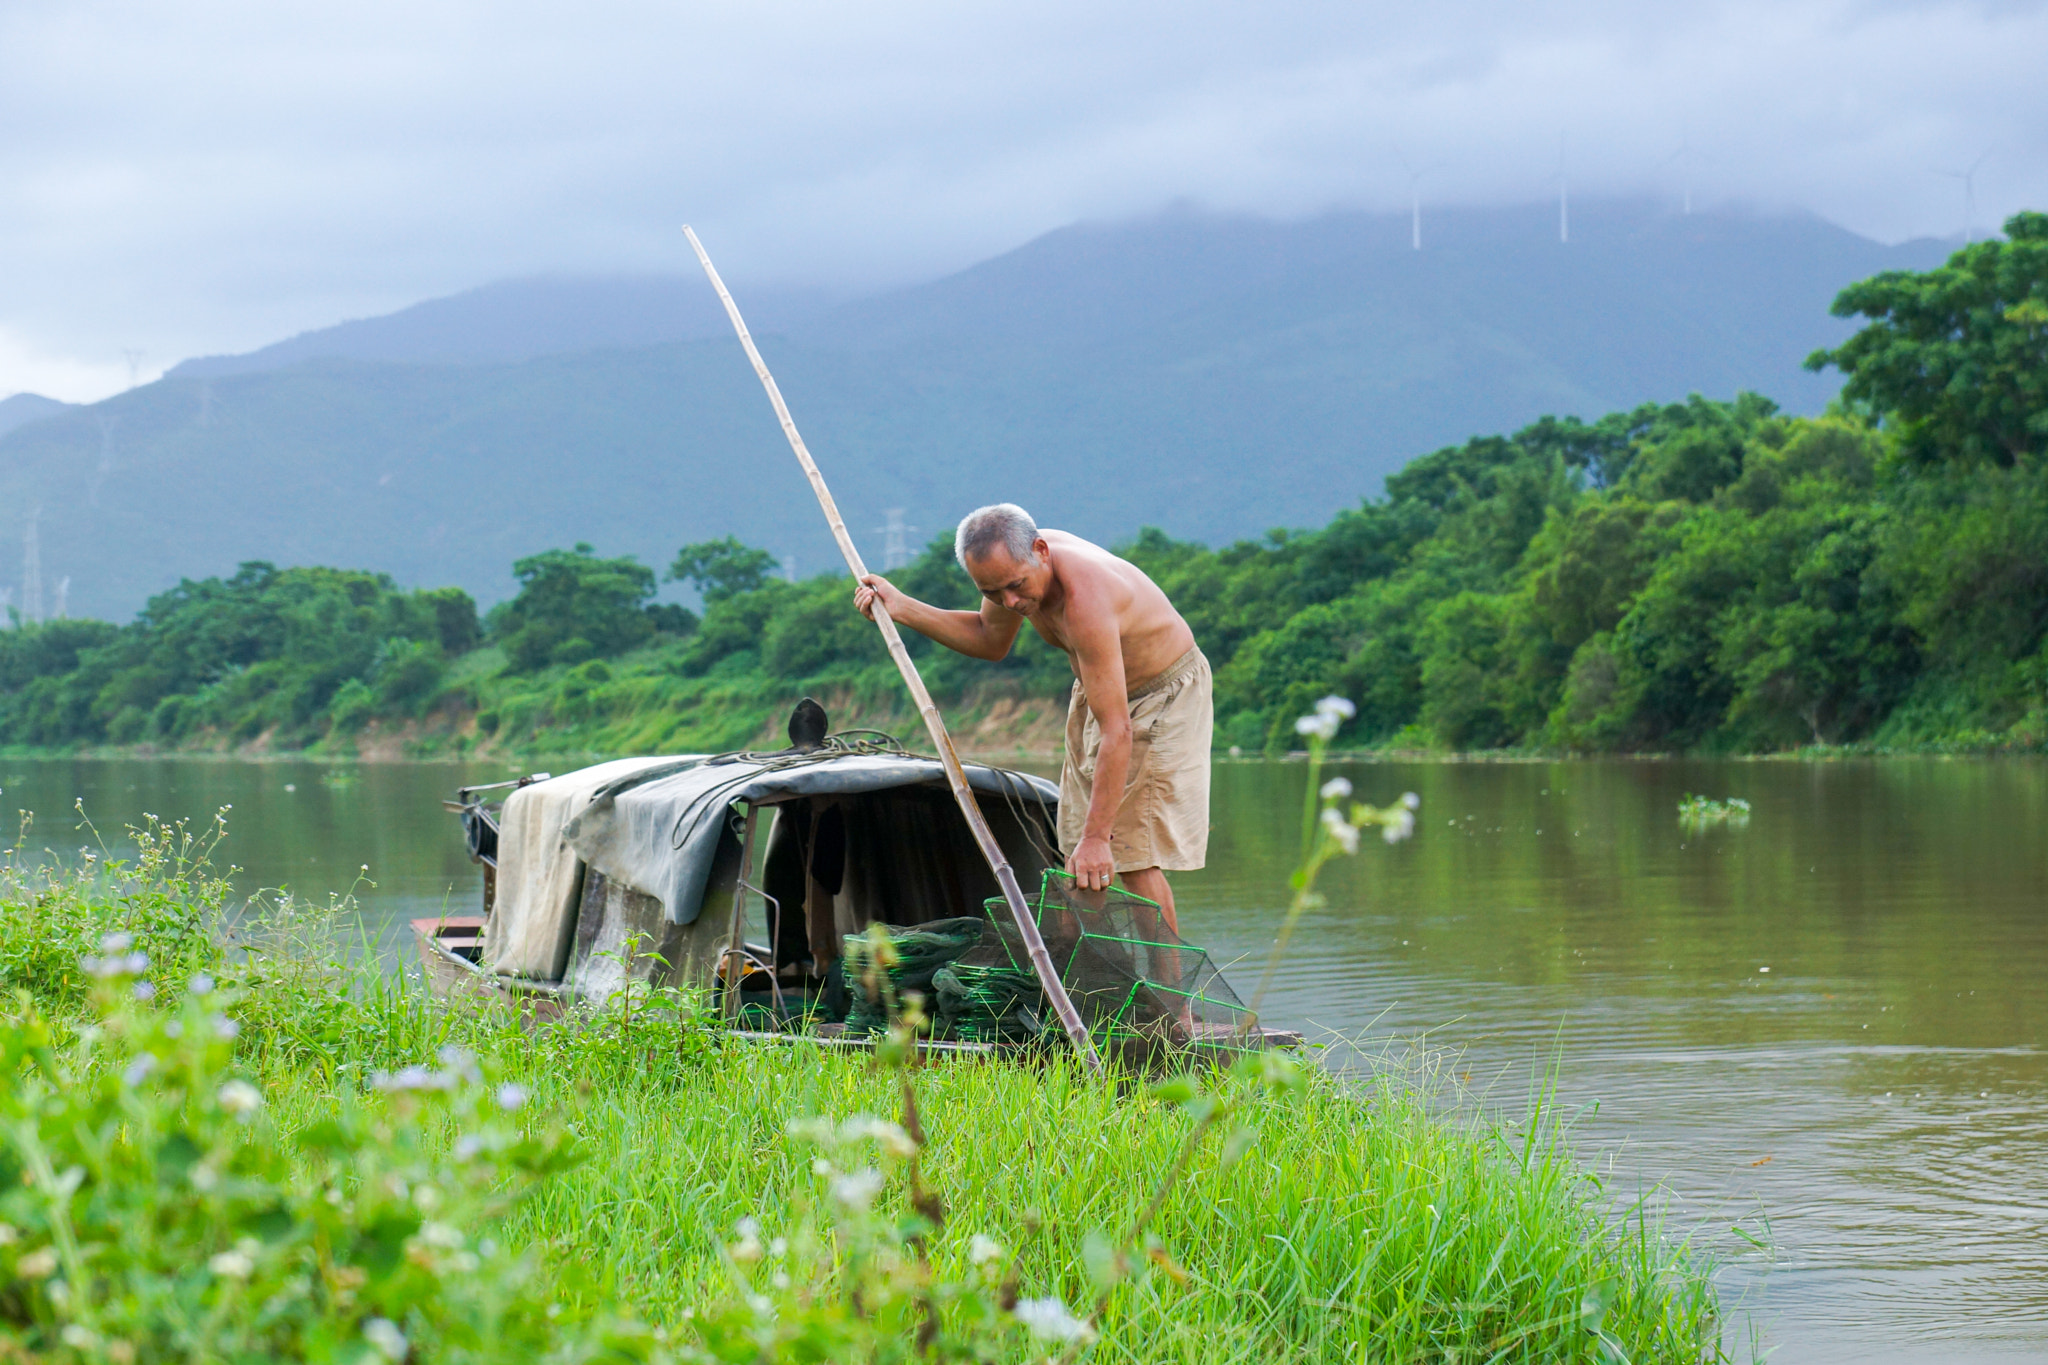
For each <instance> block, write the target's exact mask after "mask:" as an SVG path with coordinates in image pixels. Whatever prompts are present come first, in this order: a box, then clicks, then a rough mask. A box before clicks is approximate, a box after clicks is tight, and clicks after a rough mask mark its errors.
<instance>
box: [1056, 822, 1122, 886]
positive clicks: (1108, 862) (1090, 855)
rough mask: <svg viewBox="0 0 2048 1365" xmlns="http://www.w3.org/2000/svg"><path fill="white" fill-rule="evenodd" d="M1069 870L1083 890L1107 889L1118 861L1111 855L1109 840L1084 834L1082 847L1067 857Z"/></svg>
mask: <svg viewBox="0 0 2048 1365" xmlns="http://www.w3.org/2000/svg"><path fill="white" fill-rule="evenodd" d="M1067 871H1069V872H1071V873H1073V874H1074V880H1075V881H1076V882H1077V883H1079V884H1080V887H1081V889H1082V890H1083V891H1107V890H1108V889H1109V882H1110V879H1111V878H1112V877H1114V876H1116V862H1115V860H1114V859H1112V858H1111V857H1110V856H1109V840H1107V839H1104V838H1100V837H1098V836H1095V835H1084V836H1082V839H1081V845H1080V847H1078V848H1076V849H1075V850H1074V852H1073V855H1072V856H1071V857H1069V858H1068V859H1067Z"/></svg>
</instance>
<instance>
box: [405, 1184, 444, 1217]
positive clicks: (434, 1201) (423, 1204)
mask: <svg viewBox="0 0 2048 1365" xmlns="http://www.w3.org/2000/svg"><path fill="white" fill-rule="evenodd" d="M412 1202H413V1204H414V1205H415V1206H416V1207H417V1208H418V1209H419V1211H420V1212H421V1213H432V1212H433V1211H434V1210H435V1209H437V1208H439V1207H441V1192H440V1191H439V1190H437V1189H435V1188H434V1187H433V1186H432V1185H422V1186H420V1187H419V1188H418V1189H416V1190H414V1191H413V1192H412Z"/></svg>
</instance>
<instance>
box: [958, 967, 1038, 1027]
mask: <svg viewBox="0 0 2048 1365" xmlns="http://www.w3.org/2000/svg"><path fill="white" fill-rule="evenodd" d="M932 992H933V994H934V995H935V996H936V997H937V999H938V1009H939V1025H940V1036H942V1037H946V1038H957V1039H959V1040H960V1041H962V1042H969V1043H1007V1042H1021V1041H1024V1040H1026V1039H1030V1038H1034V1037H1036V1036H1037V1035H1038V1032H1039V1029H1040V1028H1041V1027H1042V1026H1043V1025H1042V1017H1043V1014H1044V1010H1045V993H1044V992H1043V991H1041V990H1040V989H1039V988H1038V977H1037V975H1036V974H1035V973H1034V972H1032V971H1031V970H1030V969H1029V968H1028V967H1027V968H1025V969H1024V970H1021V971H1020V970H1018V969H1017V968H1015V967H1008V966H995V965H977V964H975V963H970V962H956V963H954V964H953V965H952V966H950V967H941V968H939V970H938V971H937V972H935V973H933V975H932Z"/></svg>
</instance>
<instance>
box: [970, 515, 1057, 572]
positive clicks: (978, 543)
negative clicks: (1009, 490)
mask: <svg viewBox="0 0 2048 1365" xmlns="http://www.w3.org/2000/svg"><path fill="white" fill-rule="evenodd" d="M1037 539H1038V523H1037V522H1035V521H1033V520H1032V519H1031V514H1030V513H1029V512H1027V511H1025V510H1024V509H1023V508H1021V507H1019V506H1018V505H1017V504H1016V503H1014V502H998V503H993V504H991V505H989V506H987V507H977V508H975V509H974V510H973V511H972V512H969V513H968V514H967V515H966V516H964V517H962V518H960V529H959V530H958V531H956V532H954V533H953V558H955V559H957V560H959V561H960V567H961V568H963V569H964V568H966V567H967V561H968V560H970V559H986V558H988V554H989V551H991V550H993V549H995V548H996V546H998V545H1000V546H1002V547H1003V548H1004V549H1005V550H1008V551H1009V552H1010V557H1011V558H1012V559H1015V560H1016V561H1017V562H1018V563H1020V564H1024V563H1028V562H1030V559H1031V546H1032V543H1033V542H1035V541H1036V540H1037Z"/></svg>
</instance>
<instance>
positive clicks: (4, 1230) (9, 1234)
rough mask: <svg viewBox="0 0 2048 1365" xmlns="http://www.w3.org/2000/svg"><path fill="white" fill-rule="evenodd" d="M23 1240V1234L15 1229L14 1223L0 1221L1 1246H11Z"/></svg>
mask: <svg viewBox="0 0 2048 1365" xmlns="http://www.w3.org/2000/svg"><path fill="white" fill-rule="evenodd" d="M20 1240H21V1234H20V1233H18V1232H16V1231H15V1230H14V1225H13V1224H12V1223H0V1247H11V1246H13V1245H14V1244H15V1243H16V1242H19V1241H20Z"/></svg>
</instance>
